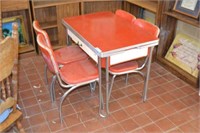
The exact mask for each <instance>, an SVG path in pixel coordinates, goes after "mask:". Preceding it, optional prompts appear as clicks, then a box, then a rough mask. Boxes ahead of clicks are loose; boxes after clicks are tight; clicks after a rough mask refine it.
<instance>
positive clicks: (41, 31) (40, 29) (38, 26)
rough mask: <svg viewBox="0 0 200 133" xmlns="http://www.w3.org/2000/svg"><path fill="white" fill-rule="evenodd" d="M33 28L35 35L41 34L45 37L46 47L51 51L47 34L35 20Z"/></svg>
mask: <svg viewBox="0 0 200 133" xmlns="http://www.w3.org/2000/svg"><path fill="white" fill-rule="evenodd" d="M33 28H34V30H35V33H36V34H37V35H38V34H43V36H44V37H45V40H46V41H47V43H46V45H47V46H48V47H49V48H51V49H52V46H51V42H50V39H49V36H48V34H47V32H46V31H44V30H43V29H42V28H41V26H40V24H39V22H38V21H37V20H35V21H33Z"/></svg>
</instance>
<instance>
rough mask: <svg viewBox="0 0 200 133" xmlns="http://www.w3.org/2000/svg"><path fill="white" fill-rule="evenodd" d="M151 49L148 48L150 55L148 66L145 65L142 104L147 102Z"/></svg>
mask: <svg viewBox="0 0 200 133" xmlns="http://www.w3.org/2000/svg"><path fill="white" fill-rule="evenodd" d="M153 48H154V47H151V48H150V55H149V60H148V64H147V73H146V77H145V79H144V92H143V102H145V101H146V100H147V90H148V83H149V79H150V77H149V76H150V69H151V59H152V54H153Z"/></svg>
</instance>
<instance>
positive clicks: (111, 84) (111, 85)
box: [108, 75, 117, 101]
mask: <svg viewBox="0 0 200 133" xmlns="http://www.w3.org/2000/svg"><path fill="white" fill-rule="evenodd" d="M116 76H117V75H113V77H112V80H111V83H110V89H109V93H108V101H109V100H110V95H111V91H112V88H113V83H114V80H115V77H116Z"/></svg>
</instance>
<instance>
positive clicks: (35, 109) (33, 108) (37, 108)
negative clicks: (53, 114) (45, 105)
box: [25, 105, 42, 116]
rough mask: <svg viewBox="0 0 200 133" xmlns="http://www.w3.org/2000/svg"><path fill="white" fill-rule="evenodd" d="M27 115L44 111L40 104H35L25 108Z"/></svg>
mask: <svg viewBox="0 0 200 133" xmlns="http://www.w3.org/2000/svg"><path fill="white" fill-rule="evenodd" d="M25 110H26V114H27V116H32V115H35V114H39V113H42V112H41V109H40V106H39V105H33V106H30V107H27V108H25Z"/></svg>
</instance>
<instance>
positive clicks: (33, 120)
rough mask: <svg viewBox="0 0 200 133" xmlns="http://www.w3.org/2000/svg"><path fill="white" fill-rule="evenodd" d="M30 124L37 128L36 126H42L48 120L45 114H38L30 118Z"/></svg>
mask: <svg viewBox="0 0 200 133" xmlns="http://www.w3.org/2000/svg"><path fill="white" fill-rule="evenodd" d="M29 122H30V125H31V126H35V125H40V124H42V123H45V122H46V120H45V118H44V116H43V114H37V115H33V116H30V118H29Z"/></svg>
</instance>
